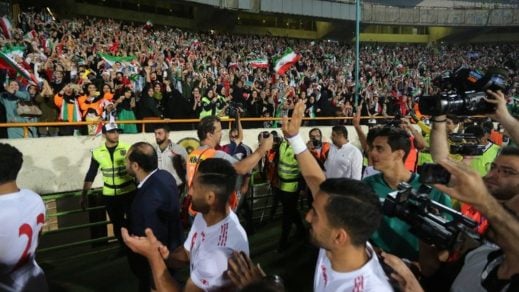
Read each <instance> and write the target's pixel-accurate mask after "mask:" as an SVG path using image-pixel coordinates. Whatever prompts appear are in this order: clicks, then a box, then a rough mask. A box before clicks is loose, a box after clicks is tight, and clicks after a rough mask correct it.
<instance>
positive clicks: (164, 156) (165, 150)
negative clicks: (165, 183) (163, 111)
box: [155, 124, 187, 193]
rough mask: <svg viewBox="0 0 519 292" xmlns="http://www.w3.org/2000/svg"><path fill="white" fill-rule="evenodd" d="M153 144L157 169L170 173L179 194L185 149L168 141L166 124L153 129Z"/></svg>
mask: <svg viewBox="0 0 519 292" xmlns="http://www.w3.org/2000/svg"><path fill="white" fill-rule="evenodd" d="M155 142H156V143H157V146H156V147H155V150H156V151H157V159H158V167H159V169H164V170H166V171H167V172H169V173H171V175H172V176H173V177H174V178H175V182H176V185H177V188H178V190H179V192H180V193H181V192H182V190H183V185H184V183H185V178H186V160H187V151H186V149H185V148H184V147H182V146H180V145H178V144H176V143H174V142H172V141H171V140H170V139H169V127H168V125H166V124H158V125H157V126H156V127H155Z"/></svg>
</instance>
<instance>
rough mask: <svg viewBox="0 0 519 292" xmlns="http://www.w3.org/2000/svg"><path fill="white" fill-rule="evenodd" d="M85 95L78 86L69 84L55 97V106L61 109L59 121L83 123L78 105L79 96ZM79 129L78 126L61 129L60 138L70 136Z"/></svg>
mask: <svg viewBox="0 0 519 292" xmlns="http://www.w3.org/2000/svg"><path fill="white" fill-rule="evenodd" d="M81 94H83V91H82V90H81V88H80V87H79V86H78V85H76V84H72V83H70V84H67V85H65V87H64V88H63V89H62V90H61V91H59V92H58V94H56V95H55V96H54V104H55V105H56V106H57V107H58V108H59V109H60V112H59V120H60V121H64V122H81V120H82V116H81V110H80V107H79V103H78V98H79V96H80V95H81ZM77 129H79V128H78V127H76V126H65V127H60V129H59V135H60V136H70V135H72V134H73V133H74V131H75V130H77Z"/></svg>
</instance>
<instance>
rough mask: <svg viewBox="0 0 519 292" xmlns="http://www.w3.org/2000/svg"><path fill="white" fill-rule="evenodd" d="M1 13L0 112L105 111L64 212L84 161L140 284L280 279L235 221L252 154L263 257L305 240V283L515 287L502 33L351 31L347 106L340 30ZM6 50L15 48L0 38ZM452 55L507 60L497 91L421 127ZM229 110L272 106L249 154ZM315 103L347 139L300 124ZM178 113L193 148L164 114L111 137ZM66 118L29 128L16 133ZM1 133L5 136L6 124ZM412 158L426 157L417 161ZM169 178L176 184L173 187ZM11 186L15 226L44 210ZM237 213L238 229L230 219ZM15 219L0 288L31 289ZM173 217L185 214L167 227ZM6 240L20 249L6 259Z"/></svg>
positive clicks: (267, 284) (460, 61)
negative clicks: (434, 40)
mask: <svg viewBox="0 0 519 292" xmlns="http://www.w3.org/2000/svg"><path fill="white" fill-rule="evenodd" d="M19 20H20V28H18V29H14V30H12V31H11V33H12V34H13V36H12V39H4V40H3V42H4V43H3V53H2V54H0V56H1V57H2V58H3V64H4V66H5V68H4V69H5V70H4V71H3V72H4V77H5V78H4V79H6V82H5V84H6V85H5V89H4V92H2V95H1V96H0V101H1V103H2V104H3V105H4V109H5V115H6V117H7V120H8V121H9V122H13V121H17V122H29V121H36V120H38V119H39V120H47V121H54V120H63V121H70V122H74V121H81V120H87V121H97V120H107V121H108V123H106V124H105V125H104V126H103V127H102V133H103V135H104V137H105V141H104V143H103V144H102V145H100V146H99V147H97V148H95V149H94V150H93V151H92V157H91V163H90V167H89V170H88V172H87V174H86V177H85V180H84V186H83V192H82V198H81V207H82V208H84V209H86V208H87V207H89V206H90V207H96V204H94V202H92V196H90V197H89V195H88V193H89V190H90V188H91V187H92V182H93V180H94V178H95V176H96V174H97V172H98V170H101V173H102V175H103V190H102V196H101V197H102V200H103V203H104V205H106V208H107V212H108V216H109V217H110V220H111V221H112V222H113V225H114V226H115V227H114V228H115V229H116V232H115V235H116V237H117V238H118V240H119V243H120V244H121V248H122V249H121V250H122V251H123V252H122V253H124V254H126V255H127V256H128V257H129V265H130V267H131V269H132V272H133V273H134V274H135V275H136V277H137V278H138V279H139V291H150V289H153V290H157V291H215V290H219V291H235V290H238V289H242V288H243V289H244V290H243V291H283V287H282V284H281V285H279V283H277V282H275V281H274V282H272V281H269V278H268V277H266V273H265V271H263V270H262V269H261V268H260V267H259V266H257V265H255V264H254V263H253V262H252V260H251V259H250V258H249V255H250V252H249V248H250V247H249V242H248V235H249V234H252V233H254V226H253V225H254V222H253V220H252V216H251V214H250V212H251V210H243V209H244V208H246V206H244V205H247V203H246V200H245V199H244V198H246V197H247V193H248V191H249V190H250V188H249V181H250V180H249V176H250V174H251V172H252V170H253V169H255V168H256V169H258V170H259V172H260V173H261V174H262V176H263V178H264V179H265V180H266V182H267V183H268V184H269V185H270V190H271V191H272V194H273V196H272V198H273V200H275V201H276V203H273V204H272V205H273V206H274V207H273V208H274V210H273V213H275V208H276V205H277V202H280V203H281V205H282V208H283V215H282V219H281V225H282V228H281V234H280V239H279V242H278V248H277V252H278V253H283V252H285V251H286V250H287V249H288V248H290V245H292V244H294V243H296V242H305V241H306V239H307V238H308V239H309V240H310V241H311V243H312V244H313V245H314V246H316V247H317V248H319V253H318V257H317V262H316V265H315V274H314V285H313V289H314V291H395V290H396V291H423V290H425V291H446V290H449V289H450V290H451V291H517V289H519V281H518V276H517V275H519V265H518V264H517V263H518V259H519V250H518V245H517V240H518V237H519V221H518V220H517V218H518V214H519V204H518V202H519V200H518V198H519V196H518V194H519V185H518V184H517V178H516V177H515V176H518V175H519V150H518V148H517V147H516V146H512V145H517V144H516V143H518V141H519V127H518V125H519V121H518V120H517V119H516V117H514V116H513V115H512V113H513V110H514V108H513V103H514V100H515V95H516V89H517V87H518V81H519V80H518V76H517V75H516V73H515V70H516V69H517V68H515V63H514V62H515V59H516V57H517V56H516V54H517V45H499V46H497V45H492V46H491V45H477V46H476V45H474V46H466V47H462V46H451V45H443V44H440V45H437V46H431V47H423V46H410V45H406V46H387V45H367V46H364V47H363V50H362V54H361V56H360V57H361V64H362V68H361V80H360V82H361V100H360V101H359V104H358V106H359V107H357V108H356V109H355V111H354V107H355V106H356V105H354V103H355V102H354V100H353V94H352V90H353V87H354V83H353V77H352V71H353V66H354V65H353V64H354V60H353V57H354V54H353V50H352V49H351V48H350V47H348V46H344V45H342V44H340V43H336V42H328V41H320V42H310V41H302V40H292V39H280V38H273V37H257V36H229V35H219V34H215V33H212V32H210V33H188V32H183V31H180V30H178V29H171V28H153V27H152V25H151V24H150V23H147V24H146V25H145V26H138V25H130V24H123V23H118V22H114V21H112V20H100V19H92V18H85V19H76V20H70V21H69V20H60V21H59V22H58V21H56V20H53V19H52V17H50V16H49V15H46V14H45V13H42V14H33V13H24V14H22V15H21V16H20V19H19ZM101 28H102V29H101ZM20 46H23V50H22V52H21V55H20V54H17V53H13V52H16V51H17V50H18V49H17V48H19V47H20ZM288 48H292V49H293V50H294V51H295V52H296V53H293V51H291V50H288ZM287 52H288V54H285V55H283V57H285V56H286V55H291V56H293V57H294V58H293V59H292V60H295V61H293V64H291V63H290V62H292V61H289V62H288V64H289V65H290V66H285V69H286V71H285V72H284V73H283V74H279V73H280V71H279V70H280V69H279V66H278V64H277V61H275V60H276V58H275V57H276V56H278V55H282V54H283V53H287ZM9 54H10V55H9ZM298 54H299V55H298ZM6 56H7V57H6ZM9 56H12V57H9ZM13 60H14V61H15V62H14V63H13V62H9V61H13ZM274 63H276V64H275V65H274ZM460 65H466V66H469V67H472V68H478V69H486V68H488V67H491V66H496V67H503V68H506V70H508V72H507V73H508V76H507V81H508V82H509V84H510V86H508V87H507V88H506V89H507V90H506V91H507V92H502V91H501V90H494V89H493V88H491V89H489V90H487V91H485V92H484V95H483V96H484V101H485V103H486V104H487V105H491V106H492V110H491V111H487V112H484V113H485V114H486V118H487V120H485V121H483V122H478V123H474V122H473V121H470V122H469V123H463V120H462V119H460V117H458V116H455V115H452V112H449V110H446V111H442V112H437V113H434V114H433V115H432V116H431V118H430V125H427V124H426V123H424V121H422V120H421V119H420V117H419V116H418V112H419V109H417V108H415V103H416V102H415V98H417V97H420V96H424V95H425V96H426V95H434V94H437V93H438V89H437V88H436V87H435V86H434V84H433V80H435V79H436V78H437V77H438V76H440V75H441V74H443V72H444V71H446V70H454V69H455V68H457V67H459V66H460ZM22 67H23V68H25V70H23V69H20V68H22ZM27 70H28V71H27ZM31 72H32V73H31ZM17 74H21V75H24V77H25V78H22V79H20V78H18V77H17V76H16V75H17ZM7 78H9V79H8V80H7ZM27 79H30V81H28V80H27ZM31 82H34V83H35V84H31ZM496 82H497V81H496ZM19 100H24V101H26V106H28V107H31V105H33V104H35V105H38V106H39V107H40V110H41V111H42V114H41V115H39V117H37V116H38V115H36V114H32V115H31V117H26V116H21V115H20V114H19V113H18V103H19ZM510 104H512V107H510ZM226 115H230V116H236V117H237V118H236V121H237V123H236V124H237V125H238V127H237V128H235V129H230V130H229V140H230V141H229V144H227V145H222V141H221V140H222V123H221V120H220V119H219V118H218V116H226ZM377 115H380V116H384V115H396V116H401V119H399V120H396V119H394V118H392V119H391V123H388V124H384V125H377V126H373V127H370V129H369V132H367V133H365V132H364V128H362V127H360V120H361V116H370V117H373V116H377ZM408 115H409V116H410V118H409V117H406V116H408ZM241 116H252V117H258V116H280V117H282V120H283V121H282V123H281V131H282V135H281V134H280V133H278V132H277V131H276V130H273V131H272V132H262V133H261V134H260V135H259V136H258V145H259V146H258V148H257V149H256V150H254V151H253V150H252V149H250V147H248V146H246V145H244V144H243V143H242V140H243V131H244V130H243V127H242V126H241V123H240V122H239V118H240V117H241ZM314 116H348V117H351V123H352V125H353V128H354V130H355V131H356V133H357V136H358V137H359V141H360V143H361V146H362V147H361V149H358V148H357V147H355V146H353V145H352V144H351V143H350V141H349V133H348V128H347V127H345V126H344V125H342V124H341V125H339V124H334V125H328V126H332V129H331V137H330V140H331V141H330V142H327V141H326V139H323V138H324V137H323V136H322V132H321V129H320V128H313V129H311V130H310V131H309V133H308V134H309V136H308V138H306V137H303V136H302V133H301V132H300V127H301V125H302V124H303V118H304V117H314ZM188 117H200V118H201V120H200V123H199V125H198V127H197V135H198V138H199V140H200V147H199V148H197V149H194V150H193V151H192V152H190V153H187V152H185V151H181V150H179V145H177V144H175V143H174V142H173V141H171V140H169V132H170V131H169V130H170V129H169V128H168V127H167V126H165V125H161V126H160V127H157V128H155V129H154V135H155V142H156V144H154V145H152V144H150V143H147V142H137V143H135V144H134V145H131V146H130V145H128V144H126V143H124V142H123V141H119V134H120V132H123V131H124V132H126V133H135V132H137V129H136V127H135V125H131V124H124V125H122V124H120V125H118V124H116V123H115V122H116V121H121V120H133V119H136V118H169V119H174V118H188ZM289 117H291V119H290V120H289ZM411 120H414V122H415V123H416V124H417V127H414V126H412V125H411ZM494 122H496V123H499V124H501V126H502V127H503V128H504V131H503V132H501V131H498V130H497V129H495V128H494ZM308 124H310V125H311V124H313V121H311V120H310V121H309V122H308ZM255 126H259V127H261V126H264V127H276V126H277V125H276V124H263V125H261V124H256V125H255ZM418 127H419V128H420V129H421V130H418ZM321 128H322V127H321ZM78 130H79V131H81V130H82V129H79V128H75V127H60V128H59V129H53V128H51V127H45V128H44V129H42V128H40V129H31V134H32V135H34V136H37V135H41V136H44V135H51V136H52V135H71V134H74V133H75V132H76V131H78ZM88 131H89V132H90V134H94V133H95V132H96V129H95V128H89V129H88ZM7 134H8V136H9V138H16V137H22V136H23V132H21V129H17V128H9V129H8V132H7ZM459 134H463V135H459ZM0 147H1V148H2V151H0V157H1V158H2V161H6V163H3V164H0V166H1V167H0V201H1V200H5V201H6V202H8V203H10V204H9V205H7V204H3V205H0V207H2V208H6V210H9V211H10V210H15V209H16V210H19V209H23V204H22V203H23V202H22V201H21V200H20V198H23V197H22V196H23V195H24V193H25V196H26V197H27V196H28V195H27V194H28V193H29V192H28V191H27V190H23V189H22V190H20V189H19V188H18V186H17V184H16V177H17V175H18V171H19V170H20V169H21V166H22V163H23V155H22V153H20V152H19V151H18V150H17V149H15V148H14V147H12V146H10V145H8V144H0ZM431 162H436V163H438V164H437V165H435V166H434V167H435V168H433V166H430V165H427V163H431ZM440 166H441V167H440ZM424 169H429V170H430V171H432V172H427V171H425V170H424ZM445 175H446V176H445ZM411 189H414V190H415V192H411V191H410V190H411ZM182 193H187V196H185V197H184V199H183V200H182V202H181V201H180V194H182ZM30 194H31V197H34V202H33V205H34V206H36V207H35V208H34V209H35V210H34V211H35V212H36V213H35V214H34V215H35V217H36V218H38V219H37V220H36V221H35V222H34V224H33V226H29V225H28V224H26V225H27V226H28V227H26V228H30V229H31V235H30V236H32V230H33V229H34V230H40V229H41V225H42V224H43V222H44V214H41V215H40V213H41V212H42V211H41V199H40V198H38V196H35V195H32V193H30ZM302 194H306V195H307V197H308V201H309V202H310V206H309V207H310V208H309V211H308V212H307V213H306V215H305V217H304V219H305V221H306V223H307V224H305V223H304V222H303V220H302V218H301V214H300V213H299V210H298V209H299V208H298V201H299V197H300V196H301V195H302ZM16 198H18V200H16ZM8 200H9V201H8ZM244 202H245V203H244ZM381 202H383V203H382V204H381ZM389 204H393V205H389ZM249 207H250V206H249ZM242 210H243V212H244V213H246V214H245V215H244V216H245V218H243V219H245V220H244V221H246V228H243V227H242V225H241V222H240V220H239V218H238V215H239V216H241V214H240V211H242ZM458 211H459V212H458ZM235 212H236V213H235ZM14 213H16V212H13V214H14ZM247 213H249V214H247ZM4 214H10V213H9V212H0V215H4ZM16 214H17V215H19V217H22V215H23V214H22V215H20V214H21V212H17V213H16ZM103 215H104V212H103ZM4 216H5V215H4ZM26 216H33V214H30V215H26ZM105 218H106V217H105ZM7 220H8V219H5V220H4V221H6V222H7ZM10 220H11V221H13V222H14V221H16V220H18V221H20V220H21V219H20V220H19V219H18V217H15V216H12V218H11V219H10ZM18 221H16V222H15V223H13V224H9V228H6V231H3V230H2V231H0V232H5V233H6V234H7V233H9V232H10V235H9V236H4V238H8V239H11V238H13V242H16V244H15V243H13V244H8V245H2V246H5V248H3V249H0V260H4V259H3V258H5V259H6V260H5V262H6V263H7V264H4V266H5V267H7V268H5V269H3V270H2V269H0V272H2V273H0V288H4V287H6V288H5V290H8V291H11V290H12V291H16V290H23V289H22V288H23V287H30V285H36V284H37V285H45V284H41V282H40V281H41V280H42V279H43V278H42V277H43V272H42V270H41V269H40V268H39V266H38V265H37V264H36V261H35V259H34V251H35V250H36V246H37V236H36V238H35V239H34V242H35V243H34V245H33V249H32V250H31V253H29V254H27V249H25V252H23V248H24V246H23V245H21V244H20V243H19V240H18V237H17V236H16V235H18V232H20V233H22V231H19V230H18V228H17V227H18V225H17V224H18V223H19V222H18ZM181 224H182V225H181ZM292 225H295V226H296V227H297V228H296V229H297V233H296V236H295V237H294V236H291V229H292ZM12 227H15V228H12ZM119 227H121V228H119ZM183 228H190V229H189V232H188V234H187V238H186V239H185V241H184V240H183V235H184V234H183V232H182V229H183ZM119 230H120V232H119ZM37 233H39V232H35V234H37ZM13 234H14V235H13ZM2 236H3V234H2V233H0V238H1V237H2ZM123 243H124V245H123ZM7 246H9V247H11V249H12V250H10V249H8V248H7ZM15 248H16V249H17V250H15ZM18 253H23V256H22V258H21V259H17V258H15V257H13V256H12V254H15V255H16V254H18ZM8 255H9V257H8ZM402 259H404V260H402ZM0 266H2V265H0ZM182 266H189V269H190V272H189V277H188V278H187V280H186V282H185V283H183V282H182V281H181V282H179V281H178V280H177V279H176V277H175V273H176V270H178V269H179V268H181V267H182ZM267 272H268V271H267ZM21 273H24V274H23V275H24V276H20V275H22V274H21ZM31 273H32V275H31ZM4 279H7V280H5V281H4ZM36 280H38V282H36ZM2 285H3V286H2ZM254 285H259V287H256V288H250V287H251V286H252V287H254ZM280 286H281V287H280ZM247 287H249V289H250V290H246V289H247ZM44 290H45V289H42V291H44Z"/></svg>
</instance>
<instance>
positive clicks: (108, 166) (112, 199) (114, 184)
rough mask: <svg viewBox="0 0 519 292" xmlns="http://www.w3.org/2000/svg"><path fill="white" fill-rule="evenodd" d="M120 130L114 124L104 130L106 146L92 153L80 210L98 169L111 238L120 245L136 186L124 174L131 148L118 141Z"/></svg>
mask: <svg viewBox="0 0 519 292" xmlns="http://www.w3.org/2000/svg"><path fill="white" fill-rule="evenodd" d="M120 132H121V129H119V127H118V126H117V124H115V123H109V124H106V125H104V126H103V136H104V137H105V143H103V145H101V146H99V147H97V148H95V149H94V150H93V151H92V159H91V161H90V167H89V168H88V172H87V174H86V176H85V181H84V184H83V192H82V193H81V207H82V208H86V206H87V197H86V196H87V194H88V191H89V190H90V189H91V188H92V184H93V182H94V179H95V177H96V175H97V171H98V169H99V168H101V173H102V174H103V196H102V198H103V201H104V203H105V205H106V211H107V212H108V216H109V217H110V221H112V224H113V226H114V234H115V236H116V237H117V239H118V240H119V242H120V243H121V244H122V238H121V227H124V226H126V225H127V218H128V213H129V211H130V205H131V203H132V200H133V196H134V195H135V182H134V179H133V177H131V176H130V175H129V174H128V172H127V171H126V166H125V165H124V159H125V156H126V152H127V151H128V148H130V145H128V144H126V143H123V142H120V141H119V134H120Z"/></svg>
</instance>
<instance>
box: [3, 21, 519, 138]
mask: <svg viewBox="0 0 519 292" xmlns="http://www.w3.org/2000/svg"><path fill="white" fill-rule="evenodd" d="M4 35H5V36H4V37H3V38H2V39H1V40H0V42H1V48H2V52H4V55H3V59H4V60H3V61H4V62H3V65H2V69H3V70H2V84H4V89H3V90H2V91H3V93H2V95H1V98H0V101H2V102H1V104H2V105H3V106H4V111H2V113H1V114H0V122H35V121H41V122H52V121H70V122H72V121H96V120H101V119H105V120H109V119H110V118H114V119H117V120H133V119H136V118H137V119H143V118H153V117H155V118H167V119H179V118H199V117H200V118H201V117H204V116H207V115H217V116H227V115H228V114H233V112H234V111H235V110H239V111H241V113H242V114H241V115H242V116H244V117H273V116H276V117H281V116H283V115H285V114H287V113H290V112H291V110H292V109H293V106H294V104H295V103H296V102H297V101H298V100H300V99H301V100H303V102H304V103H305V105H306V107H305V116H306V117H321V116H346V117H351V116H353V113H354V111H355V110H354V107H355V100H354V93H353V92H354V85H355V84H354V83H355V82H354V76H353V74H354V63H355V54H354V49H353V48H352V46H351V45H348V44H343V43H339V42H335V41H327V40H319V41H309V40H296V39H288V38H278V37H270V36H238V35H228V34H219V33H215V32H212V31H211V32H188V31H182V30H180V29H175V28H171V27H160V28H159V27H153V25H152V24H151V23H149V22H148V23H147V24H146V25H141V24H133V23H123V22H118V21H114V20H110V19H96V18H81V19H72V20H67V19H59V20H56V19H54V18H53V16H51V15H49V14H48V12H47V11H43V12H41V13H35V12H25V13H22V14H21V15H20V16H19V18H18V25H17V26H13V28H12V29H11V30H10V31H8V32H5V33H4ZM6 36H7V37H6ZM287 48H288V49H292V50H293V51H294V52H296V54H297V55H298V56H299V57H300V58H298V59H297V61H296V62H295V63H294V64H293V66H291V67H290V68H286V69H285V70H283V71H284V72H283V73H284V74H278V73H281V72H280V71H279V70H277V68H275V61H276V57H281V56H282V55H283V52H285V51H286V50H287ZM517 52H518V50H517V45H516V44H499V45H448V44H441V43H440V44H435V45H430V46H425V45H383V44H363V45H362V48H361V55H360V64H361V68H360V82H361V92H360V97H361V100H360V102H361V106H362V108H361V111H362V115H363V116H383V115H390V116H391V115H395V114H398V115H401V116H405V115H407V114H408V113H409V112H410V111H412V109H413V106H414V103H415V99H416V97H419V96H421V95H429V94H434V93H436V92H435V89H434V86H433V82H432V80H434V78H436V77H437V76H439V75H441V74H442V73H443V72H444V71H446V70H454V69H456V68H457V67H459V66H461V65H464V66H468V67H470V68H476V69H481V70H486V69H487V68H488V67H491V66H496V67H500V68H505V67H506V68H507V70H508V71H509V72H508V73H509V77H510V78H509V80H510V86H509V87H510V92H508V95H509V96H510V97H511V99H510V103H511V107H514V108H515V100H516V99H515V98H516V97H517V93H516V91H517V87H518V84H519V79H518V78H519V77H518V75H517V74H516V73H515V70H517V68H516V63H515V60H516V59H517ZM9 58H10V60H11V61H12V62H11V63H9V62H8V61H9V60H8V59H9ZM12 63H16V64H12ZM17 67H18V68H17ZM19 67H21V68H22V69H20V68H19ZM23 69H25V70H28V72H25V73H26V75H24V74H19V72H21V71H23ZM17 75H18V77H17ZM20 75H22V76H24V77H25V78H21V77H20ZM28 79H31V80H32V81H31V82H28ZM7 81H17V83H18V85H15V84H12V86H11V85H10V84H9V83H8V82H7ZM13 86H18V88H16V89H15V88H13ZM20 99H22V100H25V101H30V102H32V103H34V104H35V105H36V106H37V107H39V109H40V110H41V113H40V112H38V111H37V110H36V112H33V111H31V112H30V113H23V114H22V116H20V114H19V112H18V111H17V107H18V101H19V100H20ZM311 123H312V122H311ZM245 126H246V127H253V126H254V127H276V123H272V122H265V123H255V124H253V125H252V124H246V125H245ZM123 127H124V128H123V129H124V131H125V133H135V132H136V131H137V128H136V127H135V125H132V124H129V125H123ZM95 128H96V127H92V128H91V129H90V131H89V132H90V134H92V133H93V132H95ZM74 130H75V128H74V127H69V128H67V127H62V128H61V129H59V131H58V130H57V129H55V128H52V127H51V128H49V127H41V128H39V129H32V128H31V129H30V133H29V134H30V136H32V137H37V136H52V135H58V134H59V135H71V134H72V133H74ZM76 130H81V132H82V133H86V129H76ZM8 131H9V134H8V136H9V138H19V137H22V136H23V131H22V129H21V128H10V129H9V130H8ZM5 135H6V133H2V132H0V136H2V137H5Z"/></svg>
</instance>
